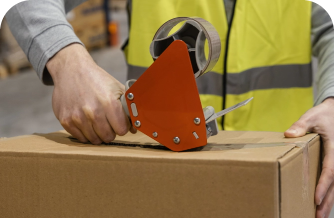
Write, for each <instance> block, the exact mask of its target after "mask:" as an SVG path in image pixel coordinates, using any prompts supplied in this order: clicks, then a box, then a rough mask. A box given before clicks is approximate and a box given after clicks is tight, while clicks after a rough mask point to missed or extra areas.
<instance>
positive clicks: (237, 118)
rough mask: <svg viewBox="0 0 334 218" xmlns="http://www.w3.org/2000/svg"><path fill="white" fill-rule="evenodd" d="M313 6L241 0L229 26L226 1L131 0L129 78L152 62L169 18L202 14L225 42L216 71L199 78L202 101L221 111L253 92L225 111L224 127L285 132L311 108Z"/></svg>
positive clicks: (300, 1) (297, 0)
mask: <svg viewBox="0 0 334 218" xmlns="http://www.w3.org/2000/svg"><path fill="white" fill-rule="evenodd" d="M311 7H312V6H311V2H309V1H306V0H270V1H269V0H236V5H235V9H234V15H233V19H232V24H231V25H229V24H228V23H227V19H226V14H225V8H224V3H223V0H206V1H203V0H132V3H131V20H130V33H129V41H128V44H127V46H126V47H125V54H126V58H127V62H128V66H129V70H128V78H129V79H133V78H134V79H136V78H138V77H139V76H140V75H141V74H142V73H143V72H144V71H145V69H147V67H149V66H150V65H151V64H152V62H153V60H152V57H151V55H150V52H149V46H150V43H151V41H152V39H153V36H154V34H155V33H156V31H157V30H158V28H159V27H160V26H161V25H162V24H163V23H165V22H166V21H168V20H170V19H172V18H175V17H192V16H197V17H201V18H203V19H205V20H207V21H209V22H210V23H212V24H213V25H214V26H215V28H216V29H217V31H218V33H219V35H220V38H221V42H222V53H221V57H220V60H219V62H218V63H217V65H216V66H215V68H214V69H213V70H212V72H209V73H207V74H205V75H204V76H202V77H200V78H198V79H197V83H198V88H199V92H200V97H201V102H202V106H203V107H206V106H208V105H211V106H213V107H214V108H215V110H216V111H220V110H222V109H223V107H225V108H226V107H230V106H232V105H234V104H236V103H239V102H241V101H243V100H245V99H247V98H250V97H254V100H253V101H252V102H251V103H250V104H249V105H247V106H246V107H242V108H240V109H238V110H236V111H233V112H231V113H229V114H227V115H226V116H225V118H224V120H223V122H222V121H220V122H219V123H220V124H222V126H223V128H224V129H225V130H246V131H247V130H249V131H285V130H286V129H288V128H289V126H290V125H291V124H292V123H293V122H295V121H297V120H298V119H299V117H300V116H301V115H302V114H303V113H305V112H306V111H307V110H308V109H310V108H311V107H312V105H313V90H312V68H311ZM171 85H172V84H171ZM224 99H225V101H224ZM222 126H221V127H222Z"/></svg>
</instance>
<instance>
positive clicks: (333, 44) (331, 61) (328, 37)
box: [312, 3, 334, 105]
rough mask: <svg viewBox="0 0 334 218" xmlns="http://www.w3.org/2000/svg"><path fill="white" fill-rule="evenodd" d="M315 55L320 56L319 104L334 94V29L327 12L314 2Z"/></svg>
mask: <svg viewBox="0 0 334 218" xmlns="http://www.w3.org/2000/svg"><path fill="white" fill-rule="evenodd" d="M312 45H313V55H314V56H316V57H317V58H318V62H319V65H318V66H319V67H318V72H317V74H316V78H315V79H316V80H315V81H316V84H317V89H318V90H317V98H316V99H315V105H319V104H320V103H322V102H323V101H324V100H325V99H327V98H328V97H333V96H334V29H333V24H332V21H331V19H330V17H329V15H328V14H327V12H326V11H325V10H324V9H322V8H321V7H320V6H318V5H316V4H314V3H313V11H312Z"/></svg>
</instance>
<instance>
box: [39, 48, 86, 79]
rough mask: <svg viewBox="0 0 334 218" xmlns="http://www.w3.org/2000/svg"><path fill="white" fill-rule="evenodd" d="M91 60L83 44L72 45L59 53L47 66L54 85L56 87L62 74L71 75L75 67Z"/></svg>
mask: <svg viewBox="0 0 334 218" xmlns="http://www.w3.org/2000/svg"><path fill="white" fill-rule="evenodd" d="M87 57H88V58H90V55H89V53H88V52H87V50H86V49H85V47H83V46H82V45H81V44H78V43H74V44H70V45H68V46H66V47H64V48H63V49H61V50H60V51H58V52H57V54H56V55H54V56H53V57H52V58H51V59H50V60H49V61H48V62H47V64H46V68H47V69H48V71H49V73H50V75H51V77H52V79H53V82H54V84H55V85H56V83H57V81H58V80H59V77H61V76H62V74H68V73H70V71H71V70H69V69H71V68H75V67H73V65H77V66H78V63H80V62H81V61H82V60H83V59H87Z"/></svg>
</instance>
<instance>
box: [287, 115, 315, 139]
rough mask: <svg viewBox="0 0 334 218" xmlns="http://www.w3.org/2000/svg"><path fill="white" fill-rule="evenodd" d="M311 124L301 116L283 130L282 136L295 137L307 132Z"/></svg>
mask: <svg viewBox="0 0 334 218" xmlns="http://www.w3.org/2000/svg"><path fill="white" fill-rule="evenodd" d="M310 129H311V126H310V124H309V122H307V121H306V119H305V118H303V117H301V118H300V119H299V120H298V121H297V122H295V123H294V124H292V126H291V127H290V128H289V129H288V130H286V131H285V132H284V136H285V137H287V138H296V137H301V136H304V135H306V133H307V132H309V131H310Z"/></svg>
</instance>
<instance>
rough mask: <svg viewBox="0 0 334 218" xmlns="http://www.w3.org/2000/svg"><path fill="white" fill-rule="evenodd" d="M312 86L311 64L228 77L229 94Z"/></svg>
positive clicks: (246, 72) (256, 70) (287, 66)
mask: <svg viewBox="0 0 334 218" xmlns="http://www.w3.org/2000/svg"><path fill="white" fill-rule="evenodd" d="M311 86H312V66H311V64H303V65H299V64H295V65H276V66H271V67H259V68H253V69H249V70H246V71H244V72H242V73H229V74H228V75H227V94H234V95H238V94H243V93H246V92H249V91H252V90H260V89H275V88H293V87H298V88H306V87H311Z"/></svg>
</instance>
